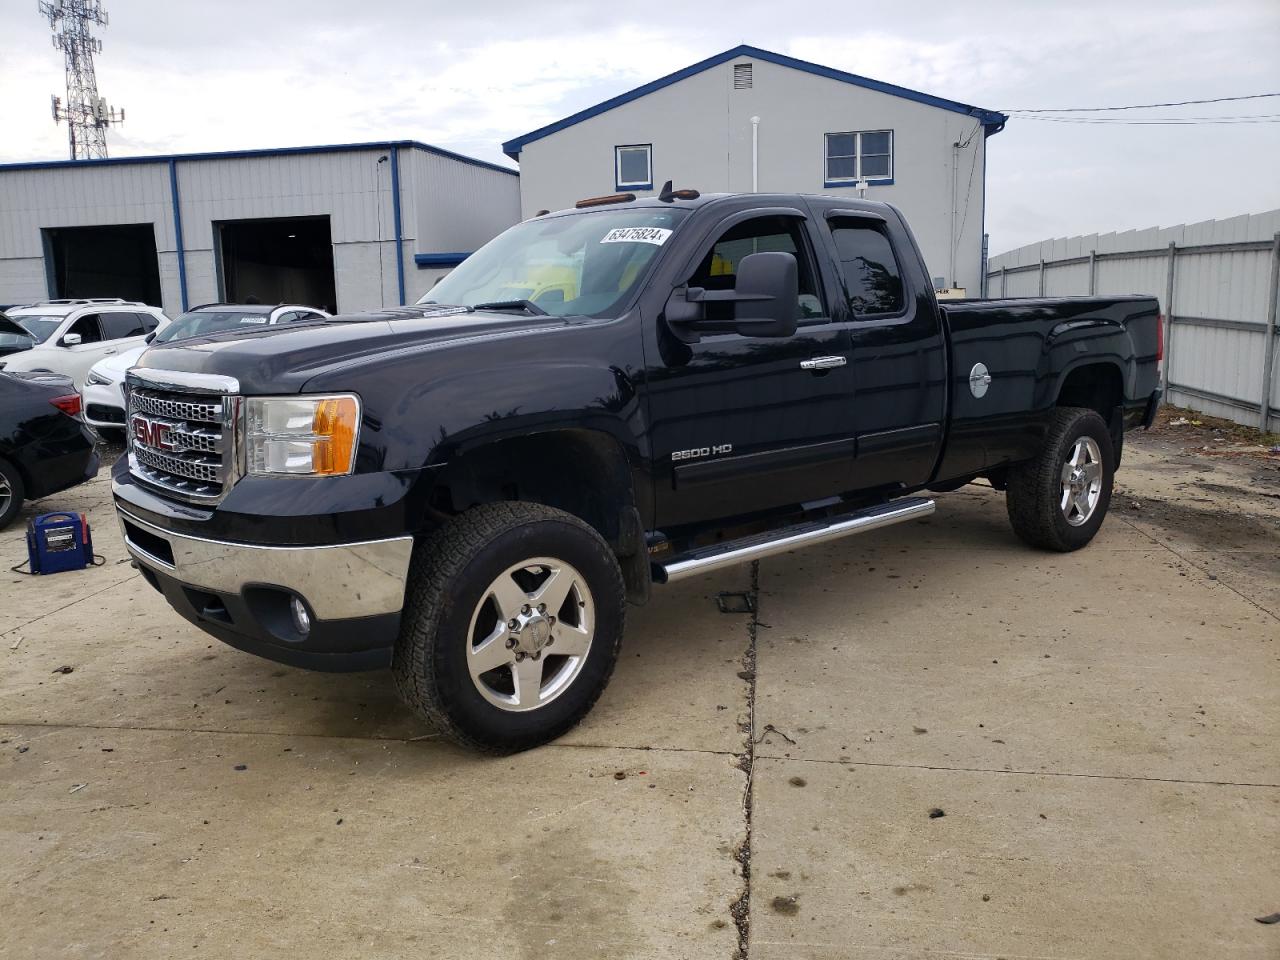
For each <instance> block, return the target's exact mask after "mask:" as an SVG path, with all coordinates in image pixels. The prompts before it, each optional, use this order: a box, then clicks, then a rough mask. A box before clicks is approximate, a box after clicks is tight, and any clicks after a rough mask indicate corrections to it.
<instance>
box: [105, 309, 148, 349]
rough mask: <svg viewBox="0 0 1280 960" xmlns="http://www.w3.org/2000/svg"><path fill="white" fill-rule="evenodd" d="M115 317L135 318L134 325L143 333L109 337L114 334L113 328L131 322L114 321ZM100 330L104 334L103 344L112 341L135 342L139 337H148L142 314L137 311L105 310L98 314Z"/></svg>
mask: <svg viewBox="0 0 1280 960" xmlns="http://www.w3.org/2000/svg"><path fill="white" fill-rule="evenodd" d="M114 317H131V318H133V320H132V322H133V324H134V325H135V326H136V327H139V328H141V330H142V332H141V333H123V334H120V335H118V336H117V335H112V336H107V334H109V333H112V327H114V326H117V325H118V324H121V323H127V322H129V321H119V320H113V319H112V318H114ZM98 329H99V330H100V331H101V332H102V340H103V342H106V341H110V340H134V339H136V338H138V337H145V336H146V335H147V329H146V324H144V323H143V322H142V314H140V313H139V312H138V311H136V310H103V311H101V312H99V314H98Z"/></svg>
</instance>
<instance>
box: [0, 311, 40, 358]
mask: <svg viewBox="0 0 1280 960" xmlns="http://www.w3.org/2000/svg"><path fill="white" fill-rule="evenodd" d="M15 337H20V338H21V339H20V340H15V339H14V338H15ZM35 342H36V338H35V337H33V336H31V334H29V333H27V331H26V330H24V329H23V327H22V325H21V324H20V323H18V322H17V321H16V320H13V319H10V318H9V317H8V316H6V315H5V314H3V313H0V356H4V355H5V354H10V353H17V352H19V351H20V350H30V349H31V348H32V347H33V346H35Z"/></svg>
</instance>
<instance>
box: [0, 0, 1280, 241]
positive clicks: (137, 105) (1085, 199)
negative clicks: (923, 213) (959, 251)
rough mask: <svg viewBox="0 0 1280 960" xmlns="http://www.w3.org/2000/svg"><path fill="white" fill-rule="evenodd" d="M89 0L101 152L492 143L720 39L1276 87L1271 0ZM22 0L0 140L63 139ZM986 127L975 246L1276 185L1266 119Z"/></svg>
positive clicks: (938, 72) (837, 62)
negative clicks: (994, 132) (98, 20)
mask: <svg viewBox="0 0 1280 960" xmlns="http://www.w3.org/2000/svg"><path fill="white" fill-rule="evenodd" d="M106 6H107V8H108V11H109V13H110V16H111V23H110V26H109V27H107V28H105V29H101V30H99V31H98V35H99V36H100V38H101V39H102V42H103V47H104V49H103V52H102V53H101V54H100V55H99V56H98V58H97V75H98V86H99V91H100V92H101V93H102V94H103V95H104V96H106V98H107V99H108V101H109V102H111V103H112V104H114V105H117V106H124V107H125V108H126V109H127V111H128V122H127V123H126V124H125V125H124V126H122V127H119V128H115V129H113V130H112V131H111V132H110V134H109V140H108V144H109V149H110V152H111V155H112V156H118V157H119V156H130V155H144V154H150V153H172V152H185V151H199V150H224V149H233V148H242V147H277V146H295V145H305V144H322V143H347V142H355V141H364V140H376V139H414V140H423V141H426V142H428V143H434V144H438V145H440V146H444V147H448V148H450V149H454V150H457V151H460V152H462V153H467V154H470V155H472V156H476V157H480V158H483V159H486V160H493V161H497V162H501V163H509V162H510V161H508V160H507V158H506V157H504V156H503V155H502V152H501V148H500V147H499V144H500V143H501V142H502V141H504V140H507V139H510V138H511V137H514V136H517V135H519V134H522V133H526V132H528V131H529V130H532V129H534V128H536V127H539V126H541V125H543V124H545V123H548V122H550V121H553V120H557V119H559V118H561V117H563V116H566V115H568V114H570V113H573V112H575V111H577V110H580V109H582V108H583V107H587V106H590V105H591V104H593V103H596V102H599V101H600V100H603V99H606V98H608V97H611V96H614V95H616V94H618V93H621V92H623V91H625V90H628V89H630V88H631V87H633V86H636V85H638V84H641V83H645V82H647V81H649V80H652V79H655V78H657V77H659V76H662V75H663V74H666V73H669V72H671V71H673V70H677V69H679V68H680V67H683V66H686V65H688V64H690V63H693V62H695V61H697V60H700V59H702V58H704V57H707V56H710V55H712V54H714V53H718V52H720V51H722V50H725V49H728V48H730V47H732V46H735V45H737V44H739V43H750V44H753V45H755V46H759V47H764V48H766V49H770V50H775V51H777V52H780V53H785V54H790V55H792V56H796V57H801V58H803V59H806V60H813V61H816V62H818V63H822V64H826V65H828V66H832V67H836V68H839V69H842V70H848V71H851V72H853V73H859V74H862V75H864V76H868V77H873V78H875V79H878V80H884V81H888V82H890V83H896V84H900V85H902V86H906V87H912V88H914V89H917V90H923V91H926V92H928V93H933V94H936V95H938V96H943V97H949V98H951V99H954V100H960V101H963V102H966V103H972V104H977V105H979V106H983V107H990V108H995V109H1004V108H1032V107H1071V106H1102V105H1109V104H1134V103H1154V102H1157V101H1161V102H1163V101H1171V100H1191V99H1206V98H1210V97H1223V96H1236V95H1241V94H1252V93H1274V92H1280V56H1278V55H1277V51H1280V2H1277V0H1226V2H1219V3H1214V4H1204V3H1203V2H1199V3H1191V2H1181V0H1156V2H1146V0H1142V2H1137V0H1134V2H1130V0H1109V2H1105V3H1093V2H1081V0H1072V2H1055V3H1049V2H1041V0H1021V2H1010V3H996V2H988V3H973V2H970V3H968V4H964V3H954V2H950V3H948V2H918V3H912V2H906V3H894V4H874V5H872V4H843V5H837V6H836V7H833V6H832V5H831V3H829V2H827V3H822V4H818V3H809V2H805V0H789V2H787V3H778V2H776V0H767V2H755V0H738V2H737V3H732V4H723V3H717V4H713V5H712V4H708V5H705V6H704V5H701V4H692V3H687V2H685V3H678V4H672V3H665V2H656V0H655V2H651V3H648V4H642V5H640V7H631V8H630V9H634V10H636V11H637V12H636V13H635V14H634V15H633V16H632V17H628V16H626V15H621V14H619V12H618V10H619V8H613V7H610V6H607V5H601V4H599V3H593V2H587V0H563V2H555V0H543V2H540V3H530V2H527V0H517V2H511V0H480V2H475V3H470V4H457V3H441V2H435V3H432V2H422V0H414V2H409V0H365V2H363V3H351V2H350V0H307V2H305V3H302V2H292V0H290V2H262V0H255V2H249V0H205V2H203V3H201V4H197V3H195V2H192V0H184V2H176V0H107V3H106ZM35 7H36V4H35V2H34V0H31V2H25V0H5V2H4V3H3V4H2V5H0V131H3V135H2V138H0V161H17V160H43V159H65V158H66V156H67V142H66V128H65V127H64V126H55V125H54V123H53V121H52V119H51V117H50V112H49V96H50V94H53V93H58V94H60V95H61V94H64V92H65V88H64V81H63V71H62V55H61V53H60V52H59V51H57V50H55V49H54V48H53V47H52V46H51V43H50V31H49V28H48V23H47V21H45V20H42V18H41V17H40V16H39V14H38V13H37V12H36V9H35ZM835 10H838V11H839V15H838V16H836V15H834V14H833V11H835ZM864 11H865V12H864ZM1248 114H1252V115H1259V114H1271V115H1273V116H1275V117H1277V118H1280V97H1277V98H1271V99H1263V100H1252V101H1244V102H1242V103H1234V104H1232V103H1227V104H1216V105H1210V106H1201V107H1192V108H1183V109H1182V110H1181V111H1146V112H1142V113H1139V112H1137V111H1134V112H1130V113H1128V114H1125V113H1120V114H1110V115H1103V116H1111V117H1115V118H1124V117H1128V118H1134V117H1137V116H1158V115H1167V116H1179V115H1180V116H1189V117H1207V116H1230V117H1237V116H1241V115H1248ZM989 147H990V158H989V172H988V191H989V192H988V200H987V229H988V231H989V232H990V234H991V250H992V252H993V253H997V252H1000V251H1002V250H1006V249H1009V248H1011V247H1014V246H1018V245H1020V244H1023V243H1027V242H1031V241H1035V240H1040V239H1044V238H1047V237H1053V236H1068V235H1072V234H1076V233H1088V232H1093V231H1095V230H1099V231H1103V230H1113V229H1127V228H1135V227H1148V226H1155V225H1170V224H1176V223H1180V222H1183V221H1195V220H1203V219H1208V218H1211V217H1218V218H1220V217H1228V216H1234V215H1236V214H1241V213H1254V212H1259V211H1262V210H1268V209H1273V208H1276V207H1280V123H1244V124H1239V123H1237V124H1216V125H1209V124H1206V125H1192V126H1155V125H1148V126H1128V125H1124V126H1115V125H1103V124H1074V123H1071V124H1068V123H1054V122H1045V121H1035V120H1030V119H1014V120H1012V121H1010V123H1009V125H1008V126H1007V127H1006V128H1005V130H1004V131H1003V132H1002V133H1000V134H999V135H998V136H996V137H995V138H993V139H992V140H991V141H990V144H989ZM0 214H2V211H0Z"/></svg>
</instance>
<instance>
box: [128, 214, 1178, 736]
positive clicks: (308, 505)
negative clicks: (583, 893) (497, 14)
mask: <svg viewBox="0 0 1280 960" xmlns="http://www.w3.org/2000/svg"><path fill="white" fill-rule="evenodd" d="M1161 353H1162V338H1161V319H1160V317H1159V306H1158V304H1157V303H1156V301H1155V300H1153V299H1151V298H1150V297H1096V298H1088V299H1083V298H1071V299H1057V300H1051V299H1032V300H990V301H982V300H969V301H956V302H950V303H939V302H937V300H936V299H935V296H934V291H933V288H932V286H931V285H930V283H929V276H928V273H927V272H926V270H925V268H924V265H923V263H922V260H921V256H920V252H919V250H918V248H917V246H916V243H915V241H914V239H913V238H912V235H911V232H910V230H909V229H908V227H907V225H906V223H905V222H904V220H903V218H902V216H901V214H900V213H899V212H898V211H897V210H896V209H895V208H893V207H891V206H888V205H885V204H880V203H871V202H864V201H857V200H846V199H835V198H829V197H816V196H797V195H769V194H756V195H749V196H733V195H716V196H699V195H698V194H697V193H696V191H692V190H683V191H672V190H670V189H666V190H664V191H663V192H662V195H661V196H660V197H658V198H653V199H644V200H635V199H634V198H633V197H630V196H627V195H621V196H615V197H602V198H594V199H592V200H589V201H583V202H581V203H579V204H578V206H577V208H575V209H572V210H566V211H561V212H558V213H551V214H544V215H542V216H539V217H535V218H533V219H531V220H527V221H525V222H523V223H520V224H518V225H516V226H514V227H512V228H511V229H510V230H508V231H506V232H505V233H503V234H502V235H501V236H499V237H497V238H496V239H494V240H493V241H492V242H490V243H489V244H487V245H486V246H485V247H483V248H482V249H480V250H479V251H477V252H476V253H474V254H473V255H472V256H471V257H469V258H468V259H467V260H466V261H465V262H464V263H463V264H462V265H461V266H459V267H458V268H457V269H456V270H454V271H453V272H452V273H451V274H449V275H448V276H447V277H445V278H444V279H443V280H442V281H441V282H440V283H438V284H437V285H436V287H435V288H434V289H433V290H432V291H431V292H430V293H429V294H428V295H427V296H426V297H425V298H424V299H423V300H422V301H421V302H420V303H418V304H417V305H415V306H412V307H401V308H395V309H390V310H383V311H380V312H376V313H368V314H359V315H348V316H335V317H327V318H324V319H320V320H316V321H314V322H308V323H301V324H291V325H289V326H287V327H256V328H253V329H251V330H236V331H232V332H227V333H221V334H215V335H210V336H208V337H198V338H194V339H191V340H186V341H183V342H182V343H181V344H174V345H171V346H170V345H165V346H159V345H157V346H155V347H152V348H151V349H150V350H148V351H147V352H146V353H145V354H144V355H143V357H142V359H141V361H140V362H139V364H138V366H136V367H135V368H134V369H133V370H132V371H131V372H130V374H129V376H128V401H127V402H128V424H127V425H128V435H129V441H128V443H129V445H128V451H127V455H126V456H125V457H123V458H121V460H120V462H118V463H117V464H116V466H115V469H114V473H113V490H114V495H115V501H116V506H117V508H118V512H119V518H120V522H121V525H122V528H123V532H124V536H125V541H126V544H127V546H128V549H129V552H130V553H131V555H132V556H133V559H134V561H135V562H136V565H137V567H138V569H139V570H140V571H141V572H142V575H143V576H144V577H145V578H146V579H147V581H148V582H149V583H150V584H151V585H152V586H154V587H155V588H156V589H158V590H160V591H161V592H162V593H163V594H164V596H165V598H166V599H167V600H168V601H169V603H170V604H172V606H173V607H174V608H175V609H176V610H177V611H178V613H180V614H181V615H182V616H184V617H185V618H187V619H188V620H190V621H191V622H192V623H194V624H196V625H197V626H199V627H201V628H202V629H204V630H206V631H208V632H209V633H211V634H213V635H214V636H216V637H218V638H220V639H222V640H224V641H226V642H227V643H229V644H231V645H232V646H235V647H238V648H240V649H242V650H246V651H249V652H251V653H255V654H258V655H260V656H264V657H269V658H271V659H273V660H278V661H281V662H283V663H288V664H293V665H296V666H301V667H308V668H313V669H320V670H355V669H372V668H380V667H387V666H390V667H391V668H392V670H393V672H394V675H395V678H396V681H397V684H398V686H399V689H400V691H401V692H402V694H403V696H404V698H405V700H406V701H407V702H408V703H409V704H410V705H411V706H412V707H413V708H414V709H415V710H416V711H417V712H418V713H419V714H420V715H421V716H423V717H424V718H426V719H427V720H429V721H431V722H432V723H433V724H435V725H437V726H438V727H439V728H440V729H441V730H443V731H444V732H445V733H446V734H447V735H449V736H451V737H453V738H454V739H456V740H458V741H460V742H463V743H466V744H469V745H471V746H474V747H477V748H480V749H485V750H493V751H509V750H517V749H522V748H525V747H529V746H532V745H535V744H538V743H542V742H545V741H547V740H549V739H551V738H553V737H556V736H558V735H559V734H561V733H563V732H564V731H565V730H566V729H568V728H569V727H570V726H572V725H573V724H574V723H576V722H577V721H578V720H579V719H580V718H581V717H582V716H583V715H584V714H585V713H586V712H587V711H588V710H589V709H590V708H591V706H592V705H593V704H594V702H595V701H596V699H597V698H598V697H599V696H600V694H601V692H602V691H603V689H604V687H605V684H606V682H607V681H608V679H609V676H610V673H611V672H612V670H613V667H614V663H615V661H616V659H617V656H618V650H619V644H620V642H621V639H622V633H623V620H624V612H625V606H626V602H627V601H631V602H633V603H642V602H644V601H646V600H647V599H648V598H649V595H650V589H651V585H652V584H655V583H657V584H662V583H667V582H671V581H675V580H678V579H681V578H683V577H688V576H691V575H696V574H700V573H703V572H705V571H709V570H714V569H717V568H720V567H724V566H728V565H731V564H735V563H740V562H743V561H746V560H751V559H755V558H759V557H764V556H767V555H770V554H773V553H777V552H780V551H784V550H790V549H794V548H796V547H800V546H806V545H810V544H815V543H821V542H825V541H828V540H832V539H835V538H838V537H843V536H848V535H851V534H857V533H862V532H865V531H869V530H874V529H876V528H878V527H883V526H886V525H889V524H894V523H899V522H902V521H905V520H910V519H912V518H916V517H922V516H925V515H926V514H929V513H931V512H932V511H933V509H934V503H933V501H932V500H931V499H929V497H928V492H930V491H934V492H942V491H948V490H953V489H955V488H957V487H960V486H962V485H963V484H966V483H968V482H970V481H972V480H975V479H978V478H986V479H987V480H988V481H989V482H990V483H991V484H992V485H993V486H994V487H996V488H997V489H1000V490H1004V491H1005V492H1006V497H1007V501H1008V512H1009V518H1010V520H1011V522H1012V526H1013V530H1014V531H1015V532H1016V533H1017V534H1018V535H1019V536H1020V537H1021V538H1022V539H1023V540H1025V541H1027V542H1028V543H1030V544H1032V545H1034V546H1036V547H1040V548H1045V549H1049V550H1074V549H1076V548H1078V547H1082V546H1084V545H1085V544H1087V543H1088V542H1089V541H1090V539H1091V538H1092V537H1093V536H1094V534H1095V533H1096V532H1097V531H1098V528H1099V526H1100V525H1101V523H1102V520H1103V517H1104V515H1105V514H1106V512H1107V506H1108V502H1109V500H1110V496H1111V484H1112V476H1113V474H1114V472H1115V469H1116V467H1117V465H1118V463H1119V461H1120V452H1121V444H1122V441H1123V438H1124V431H1125V430H1126V429H1128V428H1130V427H1134V426H1137V425H1144V426H1146V425H1149V424H1150V422H1151V420H1152V418H1153V416H1154V414H1155V410H1156V407H1157V404H1158V402H1159V389H1158V383H1159V376H1158V367H1159V364H1160V361H1161Z"/></svg>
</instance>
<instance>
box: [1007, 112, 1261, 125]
mask: <svg viewBox="0 0 1280 960" xmlns="http://www.w3.org/2000/svg"><path fill="white" fill-rule="evenodd" d="M1014 119H1017V120H1041V121H1044V122H1045V123H1091V124H1101V125H1103V126H1130V127H1147V126H1171V127H1194V126H1200V125H1203V124H1220V125H1224V126H1230V125H1233V124H1254V123H1280V114H1267V113H1261V114H1256V115H1254V116H1251V117H1196V118H1190V117H1180V118H1178V119H1168V120H1157V119H1153V118H1145V119H1142V120H1109V119H1103V118H1101V117H1016V118H1014Z"/></svg>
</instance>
